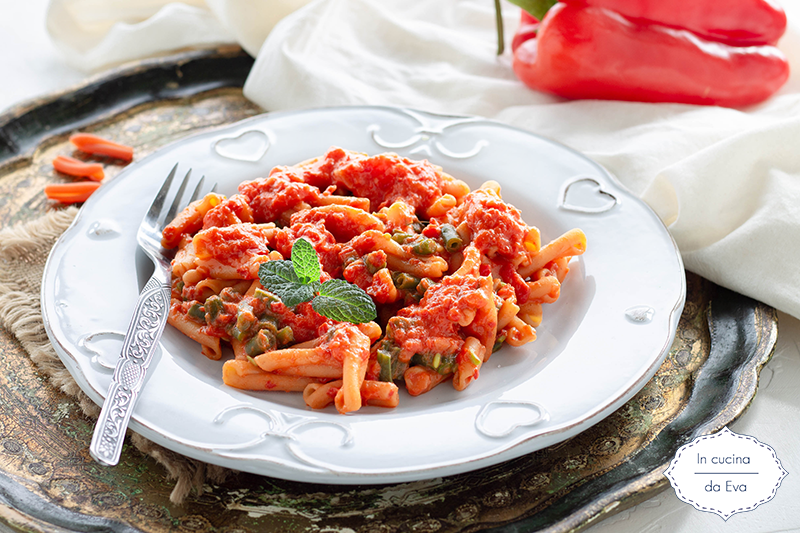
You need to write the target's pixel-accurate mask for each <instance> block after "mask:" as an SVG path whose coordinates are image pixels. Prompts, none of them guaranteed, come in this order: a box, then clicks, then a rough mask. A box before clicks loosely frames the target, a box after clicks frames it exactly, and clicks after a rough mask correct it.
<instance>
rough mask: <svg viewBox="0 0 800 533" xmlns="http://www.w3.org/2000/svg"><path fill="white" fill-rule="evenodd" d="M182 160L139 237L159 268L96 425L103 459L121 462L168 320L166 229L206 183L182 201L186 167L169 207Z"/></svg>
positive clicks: (94, 450) (96, 449) (95, 453)
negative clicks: (164, 234) (164, 231)
mask: <svg viewBox="0 0 800 533" xmlns="http://www.w3.org/2000/svg"><path fill="white" fill-rule="evenodd" d="M177 170H178V165H177V164H176V165H175V166H174V167H173V168H172V171H171V172H170V173H169V175H168V176H167V179H166V180H164V184H163V185H162V186H161V189H160V190H159V191H158V194H156V197H155V199H154V200H153V204H152V205H151V206H150V210H149V211H148V212H147V214H146V215H145V217H144V220H142V224H141V225H140V226H139V231H138V232H137V234H136V240H137V242H138V244H139V246H140V247H141V248H142V250H143V251H144V252H145V253H146V254H147V256H148V257H149V258H150V259H151V260H152V261H153V264H154V265H155V271H154V272H153V275H152V276H151V277H150V280H149V281H148V282H147V283H146V284H145V286H144V288H143V289H142V292H141V293H140V294H139V300H138V301H137V302H136V308H135V310H134V312H133V317H132V318H131V323H130V325H129V326H128V331H127V332H126V333H125V340H124V341H123V345H122V352H121V353H120V356H119V359H118V360H117V365H116V368H115V369H114V375H113V376H112V380H111V385H110V386H109V388H108V394H106V399H105V402H103V409H102V411H101V412H100V417H99V418H98V419H97V424H96V425H95V427H94V435H93V436H92V443H91V445H90V446H89V453H90V454H91V456H92V457H93V458H94V459H95V461H97V462H98V463H100V464H103V465H107V466H114V465H116V464H117V463H118V462H119V457H120V454H121V453H122V443H123V441H124V440H125V432H126V430H127V428H128V423H129V422H130V419H131V414H132V413H133V408H134V406H135V405H136V400H137V399H138V397H139V393H140V392H141V390H142V386H143V385H144V382H145V377H146V375H147V369H148V367H149V366H150V362H151V361H152V359H153V354H154V353H155V351H156V346H158V341H159V339H160V338H161V334H162V333H163V332H164V326H165V325H166V323H167V315H168V313H169V304H170V293H171V283H170V282H171V270H172V269H171V266H170V259H171V258H170V255H171V254H170V253H169V252H168V251H167V250H165V249H164V248H162V246H161V232H162V231H163V230H164V227H166V225H167V223H169V222H170V221H171V220H172V219H174V218H175V215H177V214H178V209H179V208H182V207H184V206H185V205H188V204H189V203H191V202H193V201H195V200H196V199H197V198H198V197H199V195H200V190H201V188H202V187H203V181H204V178H200V180H199V181H198V183H197V185H196V186H195V188H194V192H193V193H192V196H191V197H190V198H189V200H188V201H187V202H186V203H185V204H182V202H181V199H182V198H183V195H184V193H185V191H186V186H187V184H188V183H189V176H190V175H191V173H192V171H191V169H189V171H188V172H187V173H186V176H185V177H184V178H183V181H182V182H181V184H180V186H179V187H178V191H177V193H176V194H175V198H174V199H173V201H172V204H170V206H169V209H164V206H165V204H166V199H167V195H168V193H169V190H170V187H171V185H172V181H173V178H174V177H175V173H176V172H177Z"/></svg>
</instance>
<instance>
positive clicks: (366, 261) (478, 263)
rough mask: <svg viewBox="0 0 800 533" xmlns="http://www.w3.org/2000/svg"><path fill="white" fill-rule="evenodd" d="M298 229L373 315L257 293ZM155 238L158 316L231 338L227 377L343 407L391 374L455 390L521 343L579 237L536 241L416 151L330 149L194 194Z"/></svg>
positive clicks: (486, 193)
mask: <svg viewBox="0 0 800 533" xmlns="http://www.w3.org/2000/svg"><path fill="white" fill-rule="evenodd" d="M301 238H303V239H306V240H308V241H309V242H310V243H311V245H312V246H313V248H314V250H315V251H316V253H317V256H318V258H319V261H320V265H321V267H322V278H321V281H326V280H328V279H332V278H343V279H345V280H347V281H348V282H350V283H352V284H355V285H357V286H359V287H360V288H361V289H363V290H364V291H365V292H366V293H367V294H368V295H369V297H370V298H372V300H373V301H374V302H375V304H376V306H377V310H378V318H377V319H376V321H374V322H367V323H363V324H351V323H347V322H337V321H335V320H332V319H330V318H326V317H325V316H322V315H320V314H318V313H317V312H316V311H315V310H314V308H312V305H311V304H310V303H308V302H305V303H300V304H298V305H296V306H295V307H293V308H290V307H287V306H286V305H284V303H283V302H282V301H281V300H280V298H278V297H277V296H276V295H274V294H272V293H270V292H269V291H268V290H265V288H264V287H263V286H262V284H261V282H260V280H259V277H258V271H259V267H260V266H261V265H262V264H263V263H265V262H268V261H273V260H282V259H289V258H290V257H291V252H292V247H293V244H294V243H295V242H296V241H297V240H298V239H301ZM162 244H163V245H164V247H166V248H177V252H176V254H175V259H174V260H173V263H172V267H173V283H172V289H173V290H172V301H171V307H170V313H169V322H170V324H172V325H173V326H174V327H176V328H177V329H178V330H179V331H181V332H182V333H183V334H185V335H187V336H188V337H190V338H192V339H193V340H195V341H197V342H198V343H200V344H201V345H202V348H201V351H202V353H203V354H204V355H205V356H206V357H209V358H210V359H214V360H220V359H222V358H223V356H224V353H223V346H225V345H226V344H228V345H230V346H231V348H232V351H233V358H229V359H228V360H226V361H225V362H224V363H223V364H222V379H223V382H224V383H225V384H226V385H228V386H231V387H235V388H240V389H248V390H263V391H270V390H277V391H297V392H302V394H303V398H304V400H305V402H306V404H307V405H308V406H309V407H311V408H314V409H321V408H325V407H327V406H329V405H331V404H333V405H334V406H335V408H336V409H337V410H338V411H339V412H341V413H350V412H354V411H357V410H358V409H360V408H361V407H362V406H364V405H374V406H380V407H390V408H391V407H396V406H397V405H398V401H399V394H398V383H400V384H405V387H406V389H407V391H408V392H409V393H410V394H411V395H413V396H416V395H419V394H422V393H425V392H427V391H429V390H431V389H432V388H433V387H435V386H437V385H439V384H441V383H444V382H447V381H450V382H451V383H452V385H453V387H454V388H455V389H457V390H463V389H464V388H466V387H467V386H469V385H470V383H471V382H472V381H474V380H475V379H476V378H477V377H478V375H479V374H480V370H481V367H482V365H483V363H485V362H486V361H487V360H488V359H489V357H490V356H491V354H492V353H493V352H495V351H497V350H498V349H499V348H500V347H501V346H502V345H503V344H510V345H512V346H521V345H523V344H525V343H528V342H531V341H533V340H534V339H535V338H536V332H535V328H536V327H537V326H538V325H539V324H540V323H541V320H542V307H543V304H547V303H552V302H554V301H556V300H557V299H558V297H559V295H560V291H561V284H562V283H563V282H564V279H565V276H566V275H567V272H569V266H568V264H569V260H570V259H571V258H572V257H574V256H577V255H580V254H582V253H583V252H584V250H585V249H586V237H585V235H584V234H583V232H582V231H581V230H579V229H573V230H570V231H568V232H566V233H564V234H563V235H561V236H559V237H557V238H555V239H554V240H552V241H551V242H549V243H548V244H545V245H544V246H542V244H541V236H540V233H539V230H538V229H537V228H535V227H533V226H528V225H527V224H526V223H525V222H524V221H523V220H522V217H521V214H520V212H519V211H518V210H517V209H516V208H514V207H513V206H511V205H510V204H508V203H506V202H505V201H503V199H502V197H501V195H500V186H499V185H498V184H497V183H496V182H493V181H489V182H486V183H485V184H484V185H483V186H482V187H480V188H478V189H475V190H472V191H471V190H470V189H469V187H468V186H467V185H466V184H465V183H464V182H462V181H460V180H458V179H455V178H453V177H452V176H449V175H448V174H446V173H445V172H444V171H443V170H442V169H441V168H439V167H436V166H434V165H432V164H430V163H428V162H427V161H412V160H409V159H406V158H403V157H400V156H398V155H396V154H380V155H375V156H369V155H366V154H361V153H355V152H350V151H346V150H343V149H341V148H332V149H331V150H329V151H328V153H326V154H325V155H324V156H321V157H318V158H315V159H312V160H309V161H306V162H303V163H300V164H297V165H292V166H281V167H276V168H274V169H273V170H272V171H271V172H270V174H269V176H267V177H265V178H259V179H256V180H252V181H247V182H244V183H242V184H241V185H240V186H239V191H238V193H237V194H235V195H233V196H231V197H229V198H226V197H224V196H222V195H219V194H209V195H207V196H206V197H204V198H202V199H200V200H198V201H196V202H194V203H192V204H191V205H189V206H188V207H187V208H186V209H185V210H184V211H183V212H182V213H180V214H179V215H178V216H177V217H176V218H175V220H173V221H172V222H171V223H170V224H169V225H168V226H167V228H166V229H165V231H164V235H163V241H162Z"/></svg>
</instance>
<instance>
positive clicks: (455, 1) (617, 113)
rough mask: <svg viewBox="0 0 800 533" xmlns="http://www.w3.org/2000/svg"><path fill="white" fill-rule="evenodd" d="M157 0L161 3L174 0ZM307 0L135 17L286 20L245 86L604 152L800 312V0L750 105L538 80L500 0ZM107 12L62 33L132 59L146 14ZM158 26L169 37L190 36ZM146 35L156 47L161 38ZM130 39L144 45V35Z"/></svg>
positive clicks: (249, 43)
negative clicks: (647, 100)
mask: <svg viewBox="0 0 800 533" xmlns="http://www.w3.org/2000/svg"><path fill="white" fill-rule="evenodd" d="M117 1H118V2H119V3H120V4H121V3H122V0H117ZM87 2H92V3H97V4H106V5H108V4H110V3H112V2H109V1H106V2H102V1H101V0H80V1H79V0H52V3H51V15H53V14H54V13H55V10H56V9H57V8H58V6H59V5H61V6H67V5H73V7H74V6H75V5H78V4H85V3H87ZM789 2H791V3H789ZM131 3H132V2H131V1H128V2H125V5H130V4H131ZM142 3H145V2H142ZM146 3H147V4H148V5H149V6H150V9H151V10H153V9H155V8H154V7H153V6H156V5H157V4H158V5H159V6H160V5H161V3H160V2H156V1H155V0H151V1H150V2H146ZM304 3H305V1H304V0H294V1H292V0H272V1H266V0H265V1H263V2H246V4H247V6H251V5H253V4H259V7H258V9H260V10H262V11H261V12H263V13H270V14H271V16H269V17H265V19H264V20H263V21H258V20H256V18H255V17H248V16H247V14H248V9H247V6H244V5H243V4H245V0H240V1H239V2H236V1H234V0H214V1H212V0H208V1H207V2H206V3H205V5H200V4H202V3H201V2H199V1H196V2H195V3H194V4H193V5H192V6H189V5H186V6H179V7H176V5H175V4H171V5H170V6H167V7H160V8H159V9H160V10H156V11H155V12H154V13H153V14H152V15H148V16H149V18H146V19H143V21H141V22H139V23H138V24H134V25H133V26H137V25H139V26H141V27H142V28H143V31H144V30H145V29H147V28H148V26H150V27H155V26H156V25H157V23H158V22H159V21H163V20H165V19H167V18H168V15H170V16H171V13H169V12H168V13H164V11H165V10H167V9H173V10H178V9H180V10H187V11H180V12H178V11H176V12H177V13H187V14H186V15H182V14H181V15H179V17H189V16H190V15H189V14H188V13H193V15H191V16H195V17H199V18H197V19H191V20H197V21H200V20H202V21H203V22H202V23H203V24H207V27H208V28H211V27H212V26H213V23H214V21H216V24H218V27H217V30H216V33H215V32H214V31H211V30H210V29H209V30H208V31H207V32H206V35H204V37H206V38H209V39H210V38H213V39H221V40H225V39H227V38H229V37H228V36H235V37H236V39H237V40H239V41H240V42H241V43H242V44H244V45H245V47H246V49H247V50H248V51H250V52H251V53H255V51H256V49H257V48H258V43H260V42H261V41H263V36H264V35H266V34H267V33H269V32H270V30H272V31H271V33H269V36H268V37H267V39H266V41H264V42H263V46H261V47H260V51H258V57H257V61H256V64H255V66H254V67H253V70H252V72H251V73H250V76H249V78H248V80H247V83H246V85H245V95H246V96H247V97H248V98H249V99H251V100H253V101H254V102H256V103H257V104H259V105H261V106H262V107H264V108H265V109H267V110H270V111H277V110H285V109H297V108H308V107H319V106H330V105H355V104H386V105H402V106H408V107H413V108H418V109H424V110H428V111H433V112H438V113H456V114H476V115H482V116H485V117H489V118H493V119H497V120H500V121H502V122H506V123H508V124H512V125H514V126H518V127H521V128H525V129H528V130H530V131H533V132H535V133H538V134H540V135H544V136H546V137H549V138H551V139H554V140H556V141H559V142H561V143H563V144H566V145H568V146H570V147H572V148H574V149H576V150H579V151H581V152H583V153H584V154H586V155H588V156H589V157H591V158H592V159H594V160H595V161H597V162H598V163H600V164H601V165H603V166H605V167H606V168H607V169H608V170H609V171H611V172H612V173H613V174H614V175H616V176H617V178H619V180H620V181H622V183H623V184H625V185H626V186H627V187H629V188H630V189H631V190H632V191H633V192H634V193H635V194H637V195H639V196H640V197H641V198H642V199H643V200H644V201H645V202H647V203H648V204H649V205H650V206H651V207H652V208H653V209H654V210H655V211H656V212H657V213H658V214H659V216H660V217H661V218H662V220H664V222H665V224H667V226H668V228H669V230H670V232H671V233H672V235H673V236H674V238H675V240H676V242H677V243H678V246H679V248H680V250H681V253H682V255H683V259H684V261H685V264H686V268H687V269H689V270H691V271H693V272H696V273H698V274H700V275H702V276H704V277H706V278H708V279H710V280H712V281H714V282H716V283H718V284H720V285H723V286H726V287H729V288H731V289H733V290H736V291H738V292H741V293H743V294H746V295H748V296H751V297H753V298H756V299H758V300H761V301H764V302H766V303H767V304H770V305H772V306H774V307H776V308H778V309H780V310H782V311H785V312H787V313H789V314H791V315H793V316H795V317H798V318H800V269H799V268H797V266H796V265H798V264H800V149H798V147H797V142H798V140H800V75H799V74H800V32H799V31H798V29H797V27H796V26H795V25H794V23H795V22H798V21H800V13H799V14H798V16H797V18H795V13H794V11H793V9H790V8H794V9H797V7H798V6H797V5H795V4H796V0H784V4H785V7H786V8H787V11H788V13H789V17H790V28H789V30H788V31H787V34H786V36H785V37H784V38H783V39H782V40H781V42H780V43H779V45H780V47H781V48H782V50H783V51H784V53H785V54H786V55H787V56H788V57H789V59H790V63H791V66H792V70H793V74H792V77H791V78H790V80H789V82H788V83H787V85H786V86H785V87H784V88H783V89H782V90H781V91H780V92H779V93H778V94H777V95H775V96H774V97H773V98H771V99H770V100H768V101H767V102H765V103H763V104H760V105H757V106H753V107H751V108H748V109H725V108H717V107H706V106H689V105H678V104H641V103H629V102H610V101H588V100H587V101H566V100H562V99H560V98H556V97H552V96H549V95H545V94H542V93H538V92H535V91H531V90H529V89H527V88H526V87H525V86H523V85H522V84H521V83H520V82H519V81H517V79H516V77H515V76H514V73H513V72H512V71H511V66H510V64H511V55H510V51H507V52H506V53H505V54H504V55H502V56H500V57H497V56H496V54H495V48H496V37H495V21H494V7H493V2H491V1H489V0H437V1H436V2H409V1H408V0H381V1H380V2H376V1H374V0H316V1H314V2H313V3H311V4H308V5H306V6H305V7H302V8H301V9H298V10H297V11H296V12H294V13H293V14H291V15H289V16H287V17H286V18H284V19H283V20H282V21H281V22H280V23H278V24H277V25H276V26H275V27H274V28H273V25H274V23H275V21H276V20H277V19H278V18H279V17H280V16H283V15H284V14H286V13H288V12H289V11H291V10H292V9H295V8H297V7H299V6H300V5H301V4H304ZM221 6H222V7H221ZM278 6H280V7H278ZM190 10H193V11H190ZM226 10H227V11H226ZM504 10H505V16H504V19H505V23H506V29H507V35H506V37H507V39H506V40H507V42H509V43H510V40H511V36H512V35H513V32H514V30H515V29H516V27H517V20H518V13H519V12H518V10H517V9H516V8H514V7H513V6H511V5H509V4H505V5H504ZM798 11H800V10H798ZM143 13H144V12H143ZM201 13H202V16H201ZM159 17H161V18H159ZM77 18H78V19H80V17H77ZM100 19H101V21H100V22H98V23H97V26H98V27H104V28H106V33H104V34H102V35H100V34H101V33H102V32H101V31H100V30H98V31H96V32H94V33H89V32H85V31H84V30H82V29H81V28H82V27H79V25H77V24H76V25H74V26H71V28H72V29H71V30H70V31H72V32H73V34H71V35H67V36H66V37H64V36H63V34H62V37H60V38H59V37H58V36H56V41H57V42H61V43H62V47H65V46H66V45H65V44H63V43H67V42H70V43H72V44H71V45H70V46H71V47H72V49H73V50H77V51H79V53H81V54H84V56H85V57H90V56H93V54H95V55H94V57H99V56H103V57H115V58H117V60H120V59H119V58H120V57H122V56H121V55H119V54H120V51H119V49H120V48H124V46H122V45H121V44H119V43H122V42H124V41H125V39H124V36H125V31H129V30H130V29H131V27H132V26H131V25H130V24H129V25H127V26H126V25H125V24H124V23H121V22H116V23H115V24H114V25H112V30H111V31H108V27H109V24H108V21H107V20H104V19H103V18H102V17H100ZM173 19H174V17H173ZM188 20H189V19H188V18H187V19H185V20H183V21H174V23H175V24H178V27H182V26H181V24H183V23H186V24H189V22H188ZM101 22H102V24H105V26H103V25H102V24H101ZM197 23H198V24H199V23H200V22H197ZM82 24H84V25H85V26H87V27H89V26H92V25H91V24H88V23H87V22H86V21H85V20H84V22H83V23H82ZM51 26H52V24H51ZM92 27H93V26H92ZM150 31H152V32H154V33H157V32H158V30H157V29H152V28H151V29H150ZM81 32H83V33H81ZM115 32H116V33H117V35H113V34H114V33H115ZM225 32H227V33H225ZM51 33H53V34H54V35H55V32H53V30H52V28H51ZM176 33H180V32H176ZM81 35H83V36H84V37H85V39H84V40H81V39H79V38H78V37H79V36H81ZM159 35H161V37H162V39H163V40H161V41H160V43H161V45H163V46H161V45H160V46H161V48H160V50H166V49H168V48H169V47H167V46H166V43H169V42H171V41H170V40H171V39H175V38H178V37H179V35H178V36H176V35H166V34H165V32H163V30H162V33H160V34H159ZM98 36H100V37H98ZM59 39H61V40H60V41H59ZM82 39H83V38H82ZM115 39H117V41H115ZM198 42H210V41H198ZM184 44H185V43H184ZM138 51H139V53H140V54H141V55H146V54H150V53H153V52H152V46H151V47H150V48H140V49H139V50H138ZM125 52H126V53H127V57H130V56H131V54H132V53H134V52H135V50H130V49H129V50H126V51H125ZM115 54H116V55H115ZM95 62H96V63H97V64H98V65H99V64H100V60H99V59H96V60H95Z"/></svg>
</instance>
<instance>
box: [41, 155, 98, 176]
mask: <svg viewBox="0 0 800 533" xmlns="http://www.w3.org/2000/svg"><path fill="white" fill-rule="evenodd" d="M53 168H54V169H56V170H57V171H59V172H61V173H63V174H68V175H70V176H75V177H77V178H89V179H91V180H94V181H102V179H103V178H104V177H105V173H104V172H103V165H101V164H100V163H84V162H83V161H78V160H77V159H73V158H71V157H67V156H65V155H60V156H57V157H56V158H55V159H53Z"/></svg>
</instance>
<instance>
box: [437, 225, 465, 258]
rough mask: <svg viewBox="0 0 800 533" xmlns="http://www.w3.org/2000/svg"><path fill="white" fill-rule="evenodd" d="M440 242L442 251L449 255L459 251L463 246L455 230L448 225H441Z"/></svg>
mask: <svg viewBox="0 0 800 533" xmlns="http://www.w3.org/2000/svg"><path fill="white" fill-rule="evenodd" d="M442 242H444V249H445V250H447V251H448V252H450V253H453V252H457V251H459V250H460V249H461V246H463V244H464V241H462V240H461V237H460V236H459V234H458V232H457V231H456V228H454V227H453V226H452V225H450V224H442Z"/></svg>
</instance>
